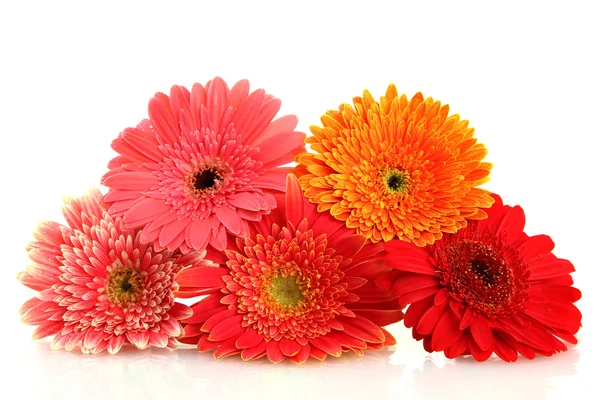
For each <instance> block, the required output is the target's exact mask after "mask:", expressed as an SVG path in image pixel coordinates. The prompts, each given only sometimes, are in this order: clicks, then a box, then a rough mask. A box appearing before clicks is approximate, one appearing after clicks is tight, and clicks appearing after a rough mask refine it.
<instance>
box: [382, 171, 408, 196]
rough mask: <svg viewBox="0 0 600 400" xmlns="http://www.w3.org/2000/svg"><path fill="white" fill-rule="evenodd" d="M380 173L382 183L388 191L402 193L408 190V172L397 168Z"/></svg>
mask: <svg viewBox="0 0 600 400" xmlns="http://www.w3.org/2000/svg"><path fill="white" fill-rule="evenodd" d="M382 175H383V184H384V186H385V188H386V189H387V191H388V192H392V193H401V194H402V193H405V192H407V191H408V189H409V186H410V176H409V175H408V173H406V172H404V171H401V170H398V169H390V170H389V171H387V172H385V173H384V174H382Z"/></svg>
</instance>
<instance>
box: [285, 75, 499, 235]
mask: <svg viewBox="0 0 600 400" xmlns="http://www.w3.org/2000/svg"><path fill="white" fill-rule="evenodd" d="M448 110H449V107H448V106H447V105H444V106H441V105H440V102H439V101H436V102H434V101H433V100H432V99H431V98H427V99H425V100H423V95H421V93H417V94H416V95H415V96H414V97H413V98H412V99H411V100H410V101H409V100H407V98H406V96H405V95H402V96H401V97H398V93H397V91H396V87H395V86H394V85H390V86H389V87H388V89H387V92H386V95H385V97H382V98H381V102H380V103H377V102H376V101H375V100H374V99H373V97H372V96H371V94H370V93H369V92H368V91H365V92H364V94H363V97H362V98H361V97H355V98H354V108H353V107H352V106H350V105H349V104H343V105H341V106H340V107H339V111H334V110H330V111H327V113H326V114H325V115H324V116H323V117H322V118H321V121H322V123H323V127H318V126H311V128H310V129H311V131H312V133H313V135H314V136H311V137H308V138H307V139H306V143H308V144H310V147H311V148H312V150H314V151H315V152H316V153H317V154H308V153H307V154H300V155H298V156H296V161H297V162H298V163H300V165H299V166H297V167H296V169H295V174H296V175H297V176H298V177H299V178H300V184H301V185H302V189H303V190H304V191H305V192H304V194H305V196H306V197H308V198H309V199H310V201H311V202H313V203H316V204H318V205H319V206H318V210H319V211H325V210H329V211H330V212H331V215H333V216H334V217H335V218H337V219H339V220H342V221H345V222H346V226H347V227H349V228H352V229H355V230H356V232H357V233H359V234H362V235H365V236H367V237H368V238H369V239H371V240H372V241H373V242H379V241H381V240H384V241H386V242H387V241H389V240H392V239H393V238H394V237H398V238H400V239H402V240H406V241H410V242H413V243H415V244H416V245H418V246H425V245H426V244H432V243H433V242H434V241H435V240H437V239H439V238H441V237H442V233H444V232H448V233H455V232H456V231H457V230H459V229H461V228H464V227H465V226H466V224H467V222H466V219H473V220H479V219H483V218H485V217H486V213H485V212H484V211H483V210H482V209H481V208H482V207H483V208H486V207H490V206H491V204H492V199H491V197H490V196H489V194H488V192H487V191H485V190H482V189H479V188H477V187H476V186H478V185H480V184H482V183H484V182H486V181H487V180H488V174H489V172H490V169H491V167H492V165H491V164H490V163H485V162H481V160H482V159H483V158H484V157H485V155H486V154H487V150H486V149H485V147H484V146H483V144H481V143H477V140H476V139H475V138H473V129H472V128H469V127H468V121H464V120H462V121H461V120H460V118H459V116H458V115H452V116H450V117H448Z"/></svg>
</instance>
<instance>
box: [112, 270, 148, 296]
mask: <svg viewBox="0 0 600 400" xmlns="http://www.w3.org/2000/svg"><path fill="white" fill-rule="evenodd" d="M142 291H143V278H142V275H141V274H140V272H139V271H138V270H137V269H132V268H128V267H125V266H121V267H120V268H116V269H114V270H113V271H112V272H111V273H110V274H109V275H108V278H107V279H106V296H107V297H108V300H110V301H111V302H112V303H113V304H119V305H123V304H125V303H134V302H135V301H136V300H137V299H138V297H139V295H140V294H141V293H142Z"/></svg>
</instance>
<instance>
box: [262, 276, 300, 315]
mask: <svg viewBox="0 0 600 400" xmlns="http://www.w3.org/2000/svg"><path fill="white" fill-rule="evenodd" d="M269 293H271V296H272V297H273V299H275V301H277V302H278V303H279V304H280V305H282V306H292V307H294V306H296V305H297V304H298V303H299V302H300V301H301V300H303V299H304V295H303V294H302V289H301V288H300V285H299V284H298V281H297V280H296V277H294V276H276V277H275V278H273V280H272V281H271V289H270V291H269Z"/></svg>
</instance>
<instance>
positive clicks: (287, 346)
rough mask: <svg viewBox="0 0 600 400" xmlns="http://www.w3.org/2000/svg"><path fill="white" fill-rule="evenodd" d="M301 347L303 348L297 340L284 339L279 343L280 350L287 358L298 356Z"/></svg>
mask: <svg viewBox="0 0 600 400" xmlns="http://www.w3.org/2000/svg"><path fill="white" fill-rule="evenodd" d="M301 347H302V346H300V343H298V342H297V341H295V340H290V339H287V338H282V339H281V340H280V341H279V350H281V352H282V353H283V354H284V355H285V356H287V357H293V356H295V355H296V354H298V352H299V351H300V348H301Z"/></svg>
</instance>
